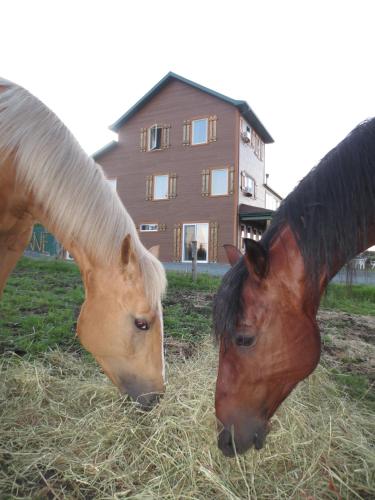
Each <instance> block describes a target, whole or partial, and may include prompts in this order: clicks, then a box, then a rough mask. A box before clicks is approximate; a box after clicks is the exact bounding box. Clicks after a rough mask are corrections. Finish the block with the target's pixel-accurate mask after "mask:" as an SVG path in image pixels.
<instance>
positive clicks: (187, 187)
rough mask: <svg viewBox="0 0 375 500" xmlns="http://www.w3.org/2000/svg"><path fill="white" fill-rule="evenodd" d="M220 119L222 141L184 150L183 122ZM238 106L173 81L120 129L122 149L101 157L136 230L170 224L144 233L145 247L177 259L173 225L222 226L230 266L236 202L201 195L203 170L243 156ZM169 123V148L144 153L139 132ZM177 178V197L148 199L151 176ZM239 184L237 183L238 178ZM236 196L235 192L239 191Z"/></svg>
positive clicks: (231, 197) (221, 238) (220, 242)
mask: <svg viewBox="0 0 375 500" xmlns="http://www.w3.org/2000/svg"><path fill="white" fill-rule="evenodd" d="M212 115H216V116H217V141H216V142H213V143H209V144H205V145H197V146H183V144H182V134H183V122H184V120H193V119H196V118H204V117H209V116H212ZM237 117H238V112H237V110H236V108H235V107H233V106H231V105H230V104H228V103H225V102H224V101H222V100H220V99H217V98H215V97H213V96H210V95H208V94H206V93H204V92H201V91H199V90H197V89H195V88H193V87H191V86H189V85H186V84H184V83H182V82H179V81H171V82H170V83H169V84H168V85H167V86H166V87H164V88H163V89H162V90H161V91H160V92H159V93H158V94H157V95H156V96H154V97H153V98H152V100H151V101H150V102H148V103H147V104H146V105H145V106H144V107H143V108H142V109H141V110H140V111H138V112H137V113H136V114H135V115H134V116H133V117H132V118H130V119H129V121H128V122H127V123H126V124H125V125H124V126H123V127H122V128H121V129H120V130H119V143H118V145H117V146H116V147H115V148H113V149H111V150H110V151H108V152H104V153H103V154H101V156H99V157H97V158H96V161H97V162H98V163H99V164H100V165H102V167H103V169H104V171H105V172H106V175H107V177H108V178H116V179H117V192H118V193H119V195H120V197H121V199H122V201H123V203H124V205H125V206H126V208H127V210H128V212H129V213H130V215H131V216H132V218H133V220H134V222H135V223H136V225H137V226H139V224H142V223H158V224H165V225H166V230H165V231H158V232H150V233H144V232H141V233H140V237H141V240H142V242H143V243H144V245H145V246H146V247H150V246H153V245H156V244H159V245H160V259H161V260H162V261H172V260H173V257H174V253H173V241H174V236H173V234H174V227H175V225H176V224H183V223H189V222H191V223H192V222H217V223H218V259H217V260H218V261H219V262H226V257H225V254H224V250H223V248H222V247H223V245H224V244H225V243H232V244H235V243H236V241H235V239H236V232H235V230H234V224H235V220H236V210H237V198H236V197H235V195H234V194H232V195H228V196H220V197H210V196H209V197H203V196H202V170H203V169H211V168H221V167H231V166H235V167H236V165H235V162H236V158H237V156H238V142H237V139H236V133H235V130H236V123H238V121H237V122H236V119H237ZM155 123H158V124H168V125H170V126H171V129H170V143H171V147H170V148H169V149H165V150H160V151H147V152H141V151H140V147H139V143H140V130H141V128H149V127H150V126H152V125H153V124H155ZM168 173H176V174H177V196H176V198H174V199H169V200H161V201H148V200H146V178H147V176H149V175H155V174H168ZM235 183H236V184H237V179H235ZM235 192H236V190H235Z"/></svg>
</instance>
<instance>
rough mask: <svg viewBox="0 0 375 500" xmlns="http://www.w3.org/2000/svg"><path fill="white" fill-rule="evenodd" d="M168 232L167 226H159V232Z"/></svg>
mask: <svg viewBox="0 0 375 500" xmlns="http://www.w3.org/2000/svg"><path fill="white" fill-rule="evenodd" d="M166 230H167V224H159V231H166Z"/></svg>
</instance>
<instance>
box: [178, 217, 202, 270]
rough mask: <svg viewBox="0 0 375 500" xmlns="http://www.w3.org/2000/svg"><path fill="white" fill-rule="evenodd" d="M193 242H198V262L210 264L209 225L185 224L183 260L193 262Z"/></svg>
mask: <svg viewBox="0 0 375 500" xmlns="http://www.w3.org/2000/svg"><path fill="white" fill-rule="evenodd" d="M192 241H196V242H197V261H198V262H208V224H207V223H201V224H184V230H183V241H182V260H183V261H184V262H191V260H192V257H193V256H192Z"/></svg>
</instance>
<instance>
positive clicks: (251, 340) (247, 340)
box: [236, 335, 255, 347]
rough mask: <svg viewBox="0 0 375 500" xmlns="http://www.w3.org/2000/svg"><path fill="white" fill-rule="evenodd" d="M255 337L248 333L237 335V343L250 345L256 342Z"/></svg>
mask: <svg viewBox="0 0 375 500" xmlns="http://www.w3.org/2000/svg"><path fill="white" fill-rule="evenodd" d="M254 341H255V337H247V336H246V335H237V337H236V345H238V346H240V347H250V346H252V345H253V344H254Z"/></svg>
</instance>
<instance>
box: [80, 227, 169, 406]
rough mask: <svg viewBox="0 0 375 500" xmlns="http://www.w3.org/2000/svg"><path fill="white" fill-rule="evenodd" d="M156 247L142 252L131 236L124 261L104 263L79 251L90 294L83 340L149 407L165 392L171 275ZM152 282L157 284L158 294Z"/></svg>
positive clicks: (85, 307) (116, 380)
mask: <svg viewBox="0 0 375 500" xmlns="http://www.w3.org/2000/svg"><path fill="white" fill-rule="evenodd" d="M152 250H153V249H151V250H150V251H148V252H147V251H146V250H145V249H143V254H142V255H141V256H140V255H139V254H137V253H136V251H135V249H134V245H133V241H132V239H131V237H130V235H127V236H126V237H125V239H124V241H123V243H122V247H121V252H120V255H119V256H118V259H117V260H116V261H115V262H114V263H112V264H111V265H108V264H106V265H104V264H103V265H98V264H97V263H96V264H93V263H92V262H91V261H89V259H87V258H85V257H83V256H82V255H80V254H79V250H78V249H76V251H74V249H73V254H74V257H75V258H76V260H77V261H78V263H79V267H80V269H81V273H82V277H83V282H84V285H85V292H86V297H85V301H84V304H83V306H82V309H81V312H80V315H79V319H78V324H77V332H78V336H79V339H80V341H81V343H82V345H83V346H84V347H85V348H86V349H87V350H88V351H89V352H90V353H91V354H92V355H93V356H94V357H95V359H96V360H97V361H98V363H99V364H100V365H101V367H102V368H103V370H104V372H105V373H106V374H107V376H108V377H109V378H110V379H111V380H112V382H113V383H114V384H115V385H116V386H117V387H118V388H119V389H120V391H121V392H122V393H124V394H125V393H127V394H129V395H130V396H131V397H132V399H134V400H136V401H137V402H138V403H139V404H140V405H141V406H142V407H143V408H144V409H150V408H151V407H152V406H154V405H155V404H156V403H157V402H158V399H159V396H160V394H161V393H163V392H164V351H163V319H162V309H161V294H162V292H163V290H164V287H165V273H164V270H163V268H162V265H161V263H160V262H159V261H158V260H157V259H156V256H154V255H151V253H152ZM142 259H147V263H146V264H145V263H144V261H143V264H142ZM145 266H146V267H145ZM147 266H148V267H147ZM147 271H148V272H149V273H151V279H149V281H148V282H147V281H146V280H145V279H144V274H145V273H146V272H147ZM155 281H159V283H155ZM147 283H148V284H147ZM147 286H148V287H150V288H151V287H155V290H154V291H153V293H154V296H153V295H152V293H150V290H148V289H146V287H147ZM155 294H156V296H155Z"/></svg>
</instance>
